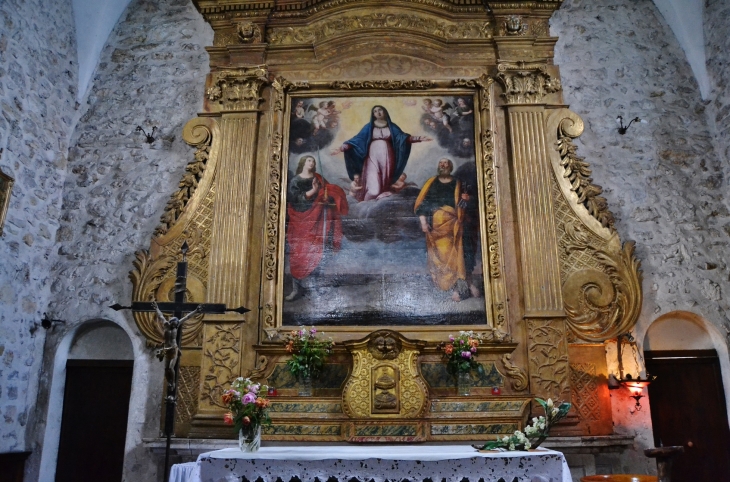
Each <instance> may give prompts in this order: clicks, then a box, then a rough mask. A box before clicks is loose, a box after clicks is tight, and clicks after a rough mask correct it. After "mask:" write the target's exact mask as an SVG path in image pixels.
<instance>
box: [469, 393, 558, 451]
mask: <svg viewBox="0 0 730 482" xmlns="http://www.w3.org/2000/svg"><path fill="white" fill-rule="evenodd" d="M535 401H536V402H537V403H539V404H540V406H541V407H542V409H543V410H545V416H544V417H543V416H540V417H535V418H533V419H532V423H531V424H530V425H528V426H527V427H525V430H524V432H521V431H519V430H516V431H515V433H514V434H512V435H505V436H504V437H502V438H499V437H497V440H495V441H493V442H486V443H485V444H484V445H483V446H477V445H475V446H474V447H475V448H477V449H480V450H528V449H529V448H531V447H532V448H536V447H539V446H540V444H541V443H543V442H544V441H545V439H546V438H547V437H548V435H549V433H550V429H551V428H552V426H553V425H555V424H556V423H558V422H559V421H560V420H562V419H563V418H565V416H566V415H568V411H569V410H570V406H571V405H570V403H568V402H562V403H560V404H559V405H558V406H555V404H553V401H552V400H551V399H549V398H548V399H547V401H545V400H543V399H542V398H537V397H536V398H535Z"/></svg>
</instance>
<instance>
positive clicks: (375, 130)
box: [332, 105, 431, 201]
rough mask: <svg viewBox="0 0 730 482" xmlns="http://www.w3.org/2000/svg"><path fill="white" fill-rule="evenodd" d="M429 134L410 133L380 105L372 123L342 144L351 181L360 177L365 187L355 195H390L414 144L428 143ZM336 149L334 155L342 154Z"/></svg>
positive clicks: (368, 197)
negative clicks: (404, 130)
mask: <svg viewBox="0 0 730 482" xmlns="http://www.w3.org/2000/svg"><path fill="white" fill-rule="evenodd" d="M430 140H431V138H430V137H428V136H412V135H410V134H406V133H405V132H403V131H402V130H401V128H400V127H398V126H397V125H396V124H395V123H394V122H392V121H391V120H390V115H389V114H388V110H387V109H386V108H385V107H383V106H381V105H376V106H374V107H373V108H372V110H371V112H370V122H369V123H368V124H365V126H364V127H363V128H362V129H361V130H360V132H359V133H358V134H357V135H356V136H355V137H353V138H351V139H349V140H348V141H346V142H345V143H344V144H342V146H340V148H339V151H342V152H344V153H345V166H346V167H347V175H348V176H349V178H350V180H354V179H355V176H356V175H359V176H360V180H361V182H362V189H360V190H358V193H357V195H356V196H355V197H356V198H357V199H358V200H359V201H369V200H371V199H378V197H382V196H384V195H390V187H391V186H392V185H393V184H394V183H395V182H396V180H398V178H399V177H400V176H401V174H403V171H404V170H405V168H406V164H407V163H408V157H409V156H410V155H411V144H413V143H415V142H428V141H430ZM338 153H339V152H338V150H334V151H333V152H332V154H338Z"/></svg>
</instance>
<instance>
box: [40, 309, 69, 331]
mask: <svg viewBox="0 0 730 482" xmlns="http://www.w3.org/2000/svg"><path fill="white" fill-rule="evenodd" d="M64 324H66V321H65V320H54V319H53V318H49V317H48V315H47V314H46V313H43V319H42V320H41V326H42V327H43V328H45V329H46V330H47V329H49V328H51V327H52V326H55V325H64Z"/></svg>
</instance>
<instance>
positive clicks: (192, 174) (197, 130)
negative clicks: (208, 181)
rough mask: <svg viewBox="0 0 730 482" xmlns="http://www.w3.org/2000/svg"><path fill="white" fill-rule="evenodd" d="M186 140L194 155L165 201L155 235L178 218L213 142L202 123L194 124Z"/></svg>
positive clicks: (193, 190)
mask: <svg viewBox="0 0 730 482" xmlns="http://www.w3.org/2000/svg"><path fill="white" fill-rule="evenodd" d="M186 140H190V141H191V142H189V143H190V144H191V145H193V146H194V147H195V148H196V149H195V155H194V156H193V160H192V161H190V163H188V165H187V167H185V174H183V177H182V179H181V180H180V183H179V184H178V190H177V191H176V192H175V193H174V194H173V195H172V196H170V200H169V201H167V205H166V206H165V212H164V213H163V214H162V217H161V218H160V225H159V226H158V227H157V229H155V233H154V234H155V236H162V235H164V234H166V233H167V232H168V231H169V230H170V228H172V226H174V225H175V223H176V222H177V220H178V219H180V216H181V215H182V214H183V212H184V211H185V207H186V206H187V205H188V202H189V201H190V199H191V198H192V197H193V194H194V193H195V190H196V189H197V188H198V183H199V182H200V180H201V179H202V178H203V174H205V169H206V167H207V165H208V159H209V157H210V146H211V144H212V142H213V134H212V133H211V131H210V129H209V128H208V127H207V126H205V125H202V124H198V125H195V126H194V127H193V128H192V131H191V137H190V138H189V139H186Z"/></svg>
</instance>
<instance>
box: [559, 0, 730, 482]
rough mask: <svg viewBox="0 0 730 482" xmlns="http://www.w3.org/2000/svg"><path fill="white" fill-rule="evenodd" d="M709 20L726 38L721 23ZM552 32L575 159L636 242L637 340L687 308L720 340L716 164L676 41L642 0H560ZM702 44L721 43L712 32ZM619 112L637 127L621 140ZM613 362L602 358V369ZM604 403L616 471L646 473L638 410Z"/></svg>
mask: <svg viewBox="0 0 730 482" xmlns="http://www.w3.org/2000/svg"><path fill="white" fill-rule="evenodd" d="M711 3H712V2H711ZM716 3H718V4H719V3H722V2H716ZM717 22H718V23H717V25H716V28H717V30H722V31H724V32H725V35H726V32H727V22H725V23H724V24H723V25H720V22H722V20H721V19H718V20H717ZM551 33H552V34H553V35H556V36H558V37H560V40H559V41H558V44H557V46H556V55H555V62H556V64H558V65H559V66H560V69H561V74H562V80H563V89H564V99H565V102H566V104H570V106H571V109H572V110H573V111H575V112H576V113H578V114H579V115H580V116H581V117H582V118H583V120H584V121H585V124H586V129H585V132H584V134H583V135H582V136H581V138H580V139H579V141H580V142H578V143H577V144H578V147H579V152H578V153H579V154H580V155H581V156H585V158H586V160H587V161H589V162H590V163H591V167H592V169H593V177H594V180H595V182H596V183H597V184H600V185H602V186H603V188H604V193H605V196H606V198H607V199H608V201H609V206H610V208H611V210H612V211H613V213H614V214H615V216H616V220H617V229H618V231H619V233H620V235H621V237H622V240H624V241H625V240H631V239H633V240H635V241H636V248H637V249H636V254H637V256H638V257H639V259H640V260H641V262H642V269H643V273H644V283H643V287H644V306H643V310H642V313H641V317H640V319H639V323H638V325H637V329H636V333H637V337H638V340H639V341H641V340H643V336H644V334H645V333H646V330H647V328H648V326H649V325H650V324H651V322H652V321H654V320H655V319H656V318H657V317H659V316H660V315H661V314H664V313H668V312H671V311H675V310H683V311H690V312H693V313H696V314H698V315H700V316H702V317H703V318H704V319H706V320H707V321H709V322H710V323H711V324H712V325H714V326H715V327H716V328H717V329H718V331H719V332H720V333H722V334H725V333H726V332H727V329H728V327H730V311H729V310H730V305H728V301H727V299H723V294H727V293H730V282H729V281H728V255H729V253H730V250H729V249H728V245H729V244H730V243H729V241H728V228H727V226H728V223H729V222H730V213H729V212H728V209H727V208H726V206H725V204H724V201H725V199H724V198H723V196H724V195H725V192H726V191H727V189H728V186H727V181H726V177H725V176H724V173H723V170H724V169H726V168H727V162H726V161H721V160H720V158H719V157H718V155H717V153H716V151H715V149H714V144H713V136H714V133H715V130H714V126H713V123H712V122H710V121H708V114H707V112H706V109H707V106H706V105H705V103H703V102H702V99H701V97H700V93H699V88H698V86H697V83H696V82H695V79H694V77H693V74H692V71H691V69H690V67H689V64H688V63H687V61H686V58H685V57H684V53H683V52H682V50H681V48H680V46H679V44H678V42H677V40H676V39H675V37H674V36H673V35H672V33H671V30H670V29H669V27H668V26H667V25H666V24H665V22H664V20H663V18H662V16H661V14H660V13H659V12H658V11H657V9H656V8H655V6H654V4H653V3H652V2H651V1H650V0H638V1H635V0H621V1H616V0H591V1H586V0H566V1H565V2H564V3H563V5H562V7H561V9H560V10H559V11H558V12H557V13H556V14H555V15H554V17H553V18H552V21H551ZM711 38H714V39H716V40H714V42H716V43H722V44H726V43H727V39H726V37H725V36H724V35H721V34H720V33H717V34H716V35H715V34H713V35H711ZM723 55H726V54H724V51H723ZM725 68H726V67H725ZM726 69H727V68H726ZM725 75H730V71H727V70H726V71H725ZM725 99H726V100H724V101H722V102H727V97H726V98H725ZM728 109H730V107H728V108H727V109H726V110H728ZM618 115H622V116H623V117H624V119H631V118H633V117H635V116H638V117H640V118H642V119H646V120H647V121H648V124H638V125H637V124H635V125H633V126H632V127H631V129H630V130H629V131H628V133H627V134H626V135H623V136H622V135H620V134H619V133H618V131H617V129H616V128H617V124H616V117H617V116H618ZM615 360H616V358H615V354H614V355H612V356H611V355H609V370H610V369H612V368H613V369H614V370H615V365H616V363H615ZM611 364H613V366H611ZM726 383H727V382H726ZM617 392H618V391H617ZM612 397H613V406H614V423H615V428H616V432H618V433H628V434H635V435H636V442H635V448H636V449H637V451H635V452H633V453H629V454H627V455H626V456H625V457H624V458H623V463H624V464H625V470H626V471H627V472H638V473H641V472H646V471H651V470H655V468H654V463H653V461H650V460H648V459H646V458H645V457H644V456H643V454H642V453H641V451H640V450H639V449H643V448H645V447H650V446H653V438H652V432H651V420H650V413H649V410H648V409H644V410H643V411H642V412H639V413H636V414H634V415H629V413H628V408H629V407H630V406H631V404H630V402H629V400H628V399H627V398H626V397H622V395H621V394H618V393H616V394H612ZM617 397H620V398H617ZM625 398H626V399H625ZM645 405H648V404H646V403H645Z"/></svg>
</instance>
